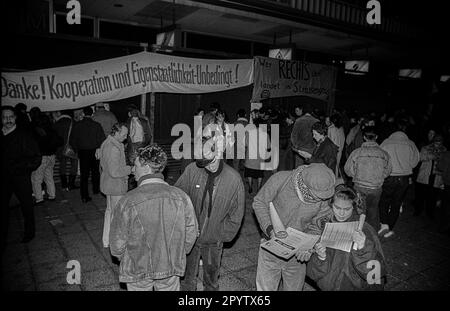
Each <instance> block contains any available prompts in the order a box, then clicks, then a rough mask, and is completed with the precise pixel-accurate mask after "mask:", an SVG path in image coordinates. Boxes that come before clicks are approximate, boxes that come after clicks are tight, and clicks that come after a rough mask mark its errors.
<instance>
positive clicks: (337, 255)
mask: <svg viewBox="0 0 450 311" xmlns="http://www.w3.org/2000/svg"><path fill="white" fill-rule="evenodd" d="M360 202H361V200H360V196H359V195H358V193H357V192H356V191H354V190H353V189H352V188H350V187H347V186H345V185H339V186H337V187H336V189H335V194H334V196H333V198H332V199H331V200H330V205H331V208H332V212H331V213H330V216H329V219H328V221H327V222H350V221H358V220H359V215H358V209H357V208H358V206H359V205H360V204H361V203H360ZM325 223H326V222H324V223H323V227H322V230H323V228H324V227H325ZM353 242H354V245H355V246H356V247H354V248H353V247H352V248H351V250H350V252H345V251H342V250H337V249H333V248H328V247H325V246H323V245H322V244H321V243H320V242H319V243H317V244H316V246H315V252H314V254H313V255H312V256H311V259H310V261H309V262H308V264H307V270H306V271H307V274H306V275H307V276H308V277H309V278H311V279H312V280H313V281H315V282H316V284H317V286H318V287H319V288H320V289H321V290H326V291H336V290H383V289H384V280H383V279H384V276H385V275H386V262H385V259H384V254H383V250H382V248H381V243H380V241H379V240H378V236H377V234H376V232H375V230H374V229H373V228H372V227H371V226H370V225H369V224H368V223H364V225H363V226H362V230H355V232H354V234H353ZM355 248H356V249H355Z"/></svg>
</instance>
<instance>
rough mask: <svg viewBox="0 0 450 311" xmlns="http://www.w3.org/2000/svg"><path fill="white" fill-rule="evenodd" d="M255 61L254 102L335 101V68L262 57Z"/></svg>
mask: <svg viewBox="0 0 450 311" xmlns="http://www.w3.org/2000/svg"><path fill="white" fill-rule="evenodd" d="M254 61H255V69H254V70H255V77H254V85H253V95H252V102H260V101H261V100H263V99H268V98H277V97H288V96H300V95H303V96H308V97H313V98H317V99H321V100H324V101H326V102H330V101H331V100H332V97H333V92H334V90H335V86H336V75H337V69H336V68H335V67H332V66H327V65H321V64H314V63H308V62H303V61H293V60H282V59H275V58H268V57H260V56H257V57H255V58H254Z"/></svg>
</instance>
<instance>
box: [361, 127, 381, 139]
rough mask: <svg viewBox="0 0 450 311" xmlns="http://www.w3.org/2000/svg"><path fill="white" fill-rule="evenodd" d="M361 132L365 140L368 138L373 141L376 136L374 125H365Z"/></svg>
mask: <svg viewBox="0 0 450 311" xmlns="http://www.w3.org/2000/svg"><path fill="white" fill-rule="evenodd" d="M362 132H363V136H364V137H365V138H366V139H367V140H370V141H374V140H376V139H377V137H378V135H377V130H376V128H375V126H366V127H364V129H363V131H362Z"/></svg>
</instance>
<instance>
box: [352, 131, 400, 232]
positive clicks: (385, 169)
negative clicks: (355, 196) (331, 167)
mask: <svg viewBox="0 0 450 311" xmlns="http://www.w3.org/2000/svg"><path fill="white" fill-rule="evenodd" d="M363 138H364V143H363V144H362V145H361V147H360V148H358V149H355V150H354V151H353V152H352V153H351V154H350V156H349V158H348V159H347V162H346V163H345V167H344V170H345V173H346V174H347V175H348V176H350V177H352V178H353V183H354V184H355V185H354V188H355V190H356V191H358V192H359V193H361V194H362V195H363V197H364V199H365V214H366V217H367V219H366V221H367V222H368V223H369V224H370V225H371V226H372V227H373V228H374V229H375V230H376V231H378V230H379V228H380V217H379V210H378V203H379V202H380V197H381V192H382V186H383V183H384V179H385V178H387V177H388V176H389V175H390V174H391V172H392V163H391V157H390V156H389V153H387V152H386V151H384V150H383V149H381V147H380V146H379V145H378V144H377V143H376V140H377V134H376V133H375V129H374V127H373V126H368V127H366V128H364V130H363Z"/></svg>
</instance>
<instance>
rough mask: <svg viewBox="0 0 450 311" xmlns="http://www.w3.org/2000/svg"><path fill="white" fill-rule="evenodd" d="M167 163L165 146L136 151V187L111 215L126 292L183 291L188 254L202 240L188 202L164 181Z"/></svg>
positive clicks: (114, 251) (115, 251) (113, 250)
mask: <svg viewBox="0 0 450 311" xmlns="http://www.w3.org/2000/svg"><path fill="white" fill-rule="evenodd" d="M166 164H167V155H166V153H165V152H164V151H163V150H162V148H161V147H159V146H157V145H150V146H147V147H145V148H140V149H138V152H137V157H136V159H135V165H134V169H135V172H134V175H135V178H136V180H137V182H138V187H137V188H135V189H133V190H132V191H130V192H128V193H127V194H125V195H124V196H123V197H122V199H121V200H120V201H119V202H118V204H117V206H116V208H115V209H114V212H113V218H112V222H111V231H110V250H111V254H112V255H114V256H116V257H118V258H119V259H120V270H119V280H120V282H123V283H127V288H128V290H132V291H150V290H152V289H153V288H154V289H155V290H166V291H177V290H179V289H180V277H181V276H183V275H184V272H185V267H186V254H188V253H189V252H190V251H191V249H192V246H193V245H194V242H195V240H196V238H197V235H198V223H197V219H196V217H195V212H194V207H193V206H192V202H191V200H190V198H189V197H188V196H187V194H186V193H184V192H183V191H182V190H180V189H178V188H176V187H173V186H170V185H168V184H167V183H166V182H165V181H164V177H163V175H162V174H161V172H162V171H163V170H164V168H165V166H166Z"/></svg>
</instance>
